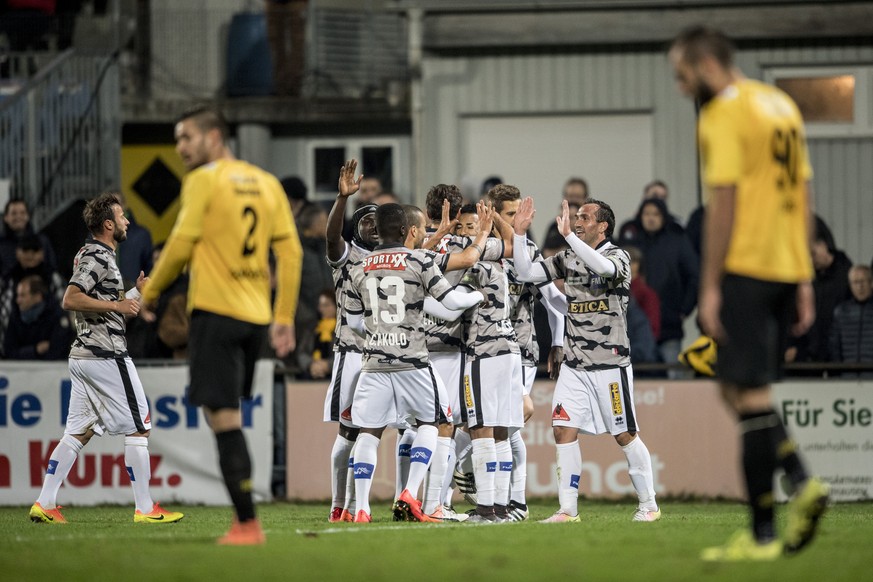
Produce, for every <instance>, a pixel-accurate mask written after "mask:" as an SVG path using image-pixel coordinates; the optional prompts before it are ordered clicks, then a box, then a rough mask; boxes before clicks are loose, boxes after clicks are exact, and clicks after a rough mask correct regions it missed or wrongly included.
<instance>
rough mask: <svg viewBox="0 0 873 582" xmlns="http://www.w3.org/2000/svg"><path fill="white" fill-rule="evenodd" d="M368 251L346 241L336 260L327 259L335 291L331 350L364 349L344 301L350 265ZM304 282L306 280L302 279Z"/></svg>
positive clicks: (350, 350)
mask: <svg viewBox="0 0 873 582" xmlns="http://www.w3.org/2000/svg"><path fill="white" fill-rule="evenodd" d="M369 253H370V251H368V250H367V249H365V248H362V247H359V246H358V245H356V244H354V243H347V244H346V250H345V252H344V253H343V256H342V257H341V258H340V259H339V260H338V261H331V260H330V259H329V258H328V259H327V264H329V265H330V266H331V268H332V269H333V286H334V292H335V293H336V329H335V330H334V337H335V338H336V339H335V340H334V343H333V351H335V352H357V353H361V352H363V351H364V339H363V338H362V337H361V336H359V335H358V334H356V333H355V332H354V331H352V328H351V327H349V322H348V319H347V318H346V302H347V299H348V292H349V287H350V286H351V284H352V283H351V279H350V277H349V270H350V269H351V268H352V265H354V264H355V263H357V262H358V261H360V260H361V259H363V258H364V257H366V256H367V255H368V254H369ZM303 284H304V285H305V284H306V281H303Z"/></svg>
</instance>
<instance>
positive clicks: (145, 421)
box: [143, 411, 152, 424]
mask: <svg viewBox="0 0 873 582" xmlns="http://www.w3.org/2000/svg"><path fill="white" fill-rule="evenodd" d="M151 421H152V412H151V411H148V412H146V417H145V420H143V422H144V423H145V424H148V423H150V422H151Z"/></svg>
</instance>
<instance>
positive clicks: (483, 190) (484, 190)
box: [479, 176, 503, 198]
mask: <svg viewBox="0 0 873 582" xmlns="http://www.w3.org/2000/svg"><path fill="white" fill-rule="evenodd" d="M498 184H503V178H501V177H500V176H488V177H487V178H485V180H484V181H483V182H482V186H481V187H480V188H479V198H485V195H486V194H488V190H490V189H491V188H493V187H494V186H497V185H498Z"/></svg>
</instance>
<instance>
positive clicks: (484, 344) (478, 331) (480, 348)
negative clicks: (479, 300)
mask: <svg viewBox="0 0 873 582" xmlns="http://www.w3.org/2000/svg"><path fill="white" fill-rule="evenodd" d="M501 263H502V261H495V262H483V261H480V262H478V263H476V264H475V265H473V267H472V268H470V269H468V270H467V272H466V273H465V274H464V278H463V279H462V280H461V285H465V286H467V287H470V288H471V289H473V290H475V291H481V292H482V295H484V296H485V302H484V303H483V304H479V305H476V306H475V307H471V308H470V309H468V310H467V311H465V312H464V317H463V319H464V327H465V329H466V337H465V345H466V350H467V351H466V355H467V357H468V358H469V359H470V360H476V359H480V358H490V357H494V356H502V355H505V354H517V353H519V350H518V343H517V342H516V341H515V330H514V329H513V328H512V322H511V321H510V319H509V316H510V311H511V306H510V298H509V281H508V280H507V278H506V272H505V271H504V270H503V265H502V264H501Z"/></svg>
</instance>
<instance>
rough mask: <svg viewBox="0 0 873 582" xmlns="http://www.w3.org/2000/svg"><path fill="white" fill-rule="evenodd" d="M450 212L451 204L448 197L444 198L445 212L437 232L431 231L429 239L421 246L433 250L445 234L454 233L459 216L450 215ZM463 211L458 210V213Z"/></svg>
mask: <svg viewBox="0 0 873 582" xmlns="http://www.w3.org/2000/svg"><path fill="white" fill-rule="evenodd" d="M449 212H451V204H449V200H448V198H447V199H445V200H443V212H442V217H441V218H440V224H439V226H438V227H437V229H436V232H434V233H431V235H430V236H429V237H427V240H426V241H424V243H423V244H422V245H421V248H423V249H427V250H429V251H432V250H433V249H435V248H436V246H437V245H438V244H440V241H441V240H442V239H443V237H444V236H446V235H448V234H454V233H455V229H456V228H457V226H458V217H457V216H454V217H452V216H449ZM460 213H461V211H460V210H458V214H460Z"/></svg>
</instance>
